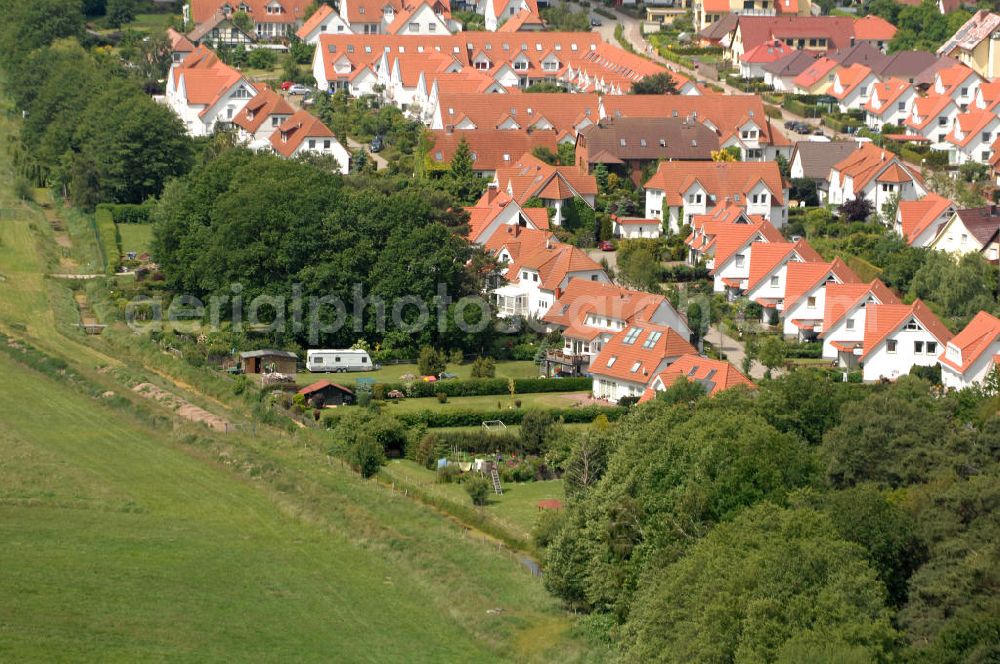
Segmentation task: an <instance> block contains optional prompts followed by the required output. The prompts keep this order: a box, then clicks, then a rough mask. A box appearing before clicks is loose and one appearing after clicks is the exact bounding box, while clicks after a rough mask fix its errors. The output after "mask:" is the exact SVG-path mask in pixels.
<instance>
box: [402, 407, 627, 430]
mask: <svg viewBox="0 0 1000 664" xmlns="http://www.w3.org/2000/svg"><path fill="white" fill-rule="evenodd" d="M547 410H548V412H549V413H550V414H551V415H552V417H554V418H559V419H561V420H562V421H563V422H565V423H567V424H580V423H590V422H593V421H594V418H596V417H597V416H598V415H606V416H607V418H608V419H609V420H612V421H613V420H616V419H618V418H619V417H621V416H622V415H624V414H625V413H626V412H627V409H625V408H621V407H618V406H581V407H579V408H550V409H547ZM530 412H532V411H531V409H525V408H508V409H503V410H465V409H454V410H452V409H449V410H445V411H431V410H422V411H418V412H415V413H400V414H399V415H398V416H397V417H398V418H399V420H400V421H401V422H403V423H405V424H407V425H410V426H416V425H419V424H423V425H426V426H427V427H430V428H437V427H477V426H479V425H481V424H482V423H483V422H486V421H490V420H500V421H501V422H503V423H504V424H506V425H508V426H510V425H511V424H520V423H521V421H522V420H523V419H524V416H525V414H526V413H530Z"/></svg>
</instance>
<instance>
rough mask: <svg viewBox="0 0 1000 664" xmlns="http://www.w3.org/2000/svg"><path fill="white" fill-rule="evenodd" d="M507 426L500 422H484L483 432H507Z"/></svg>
mask: <svg viewBox="0 0 1000 664" xmlns="http://www.w3.org/2000/svg"><path fill="white" fill-rule="evenodd" d="M506 430H507V425H506V424H504V423H503V422H501V421H500V420H486V421H485V422H483V431H488V432H491V433H496V432H498V431H506Z"/></svg>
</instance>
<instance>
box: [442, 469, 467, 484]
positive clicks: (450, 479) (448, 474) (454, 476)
mask: <svg viewBox="0 0 1000 664" xmlns="http://www.w3.org/2000/svg"><path fill="white" fill-rule="evenodd" d="M461 475H462V471H461V470H459V468H458V466H441V467H440V468H438V469H437V483H438V484H452V483H457V482H458V481H459V479H458V478H459V477H460V476H461Z"/></svg>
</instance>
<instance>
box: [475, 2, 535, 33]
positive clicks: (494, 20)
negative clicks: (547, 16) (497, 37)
mask: <svg viewBox="0 0 1000 664" xmlns="http://www.w3.org/2000/svg"><path fill="white" fill-rule="evenodd" d="M522 12H524V13H527V14H528V15H535V16H537V15H539V12H538V3H537V2H535V0H485V1H484V2H483V10H482V11H481V12H480V13H481V14H483V18H484V24H485V26H486V29H487V30H488V31H489V32H496V31H497V30H499V29H500V28H501V27H502V26H503V24H504V23H506V22H507V21H508V20H511V19H513V18H514V17H515V16H518V15H519V14H521V13H522Z"/></svg>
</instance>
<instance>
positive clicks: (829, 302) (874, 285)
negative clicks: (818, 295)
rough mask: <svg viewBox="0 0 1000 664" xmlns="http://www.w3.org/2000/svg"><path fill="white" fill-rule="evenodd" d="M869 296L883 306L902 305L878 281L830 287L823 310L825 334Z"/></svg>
mask: <svg viewBox="0 0 1000 664" xmlns="http://www.w3.org/2000/svg"><path fill="white" fill-rule="evenodd" d="M869 296H871V297H873V298H874V299H875V300H876V301H877V302H881V303H882V304H899V303H900V300H899V298H898V297H896V294H895V293H893V292H892V291H891V290H890V289H889V287H888V286H886V285H885V284H883V283H882V282H881V281H879V280H878V279H875V280H874V281H871V282H868V283H857V282H851V283H843V284H830V285H828V286H827V287H826V297H825V298H824V299H825V305H824V309H823V330H824V334H825V333H826V331H829V330H830V329H832V328H833V326H834V325H836V324H837V323H839V322H840V320H841V319H842V318H843V317H844V316H845V315H847V312H848V311H851V310H852V309H854V307H855V306H857V305H858V304H859V303H861V302H862V301H864V300H866V299H867V298H868V297H869ZM820 336H823V335H822V334H821V335H820Z"/></svg>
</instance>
